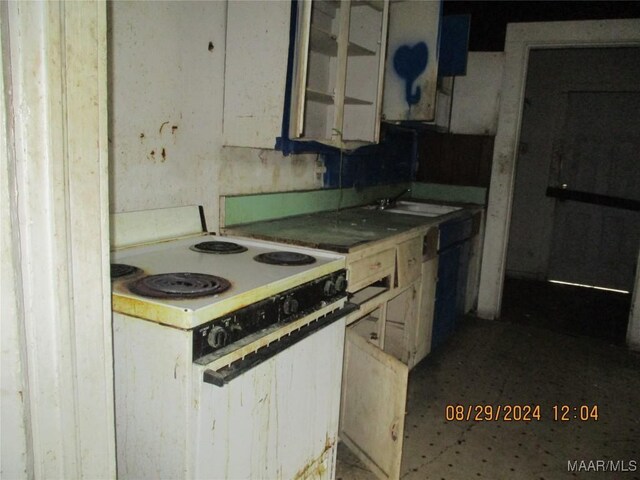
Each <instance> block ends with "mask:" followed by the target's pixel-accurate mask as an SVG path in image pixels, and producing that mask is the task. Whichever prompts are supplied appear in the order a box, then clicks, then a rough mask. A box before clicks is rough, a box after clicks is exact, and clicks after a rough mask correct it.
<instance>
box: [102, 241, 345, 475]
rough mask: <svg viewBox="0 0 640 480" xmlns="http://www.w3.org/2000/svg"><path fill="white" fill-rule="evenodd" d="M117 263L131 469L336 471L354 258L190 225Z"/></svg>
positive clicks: (125, 459)
mask: <svg viewBox="0 0 640 480" xmlns="http://www.w3.org/2000/svg"><path fill="white" fill-rule="evenodd" d="M203 244H209V245H208V248H210V249H213V250H225V251H224V252H222V253H221V252H218V251H216V252H211V251H201V250H199V249H198V247H197V246H198V245H203ZM226 250H235V251H233V252H230V251H226ZM266 257H268V258H266ZM112 262H113V264H114V266H113V271H114V274H115V275H120V276H118V277H117V278H116V279H114V282H113V309H114V314H113V333H114V364H115V395H116V445H117V462H118V476H119V478H149V479H151V478H153V479H162V478H167V479H169V478H170V479H179V478H210V479H256V478H265V479H272V478H282V479H287V478H326V479H331V478H333V477H334V474H335V455H336V448H337V440H338V439H337V432H338V418H339V409H340V386H341V377H342V355H343V348H344V330H345V324H344V316H345V315H347V314H348V313H350V312H351V311H353V308H354V307H353V306H352V305H350V304H347V303H346V293H345V291H346V280H345V278H346V274H345V270H344V258H343V257H342V256H341V255H336V254H332V253H327V252H318V251H315V250H309V249H304V248H298V247H291V246H289V245H280V244H275V243H271V242H262V241H254V240H247V239H236V238H230V237H217V236H210V235H188V236H186V237H183V238H178V239H175V240H170V241H166V239H165V241H162V242H156V243H151V244H146V245H142V246H135V247H130V248H124V249H119V250H116V251H115V252H114V253H113V255H112ZM274 263H284V264H282V265H278V264H274ZM201 288H203V289H204V290H205V292H206V293H205V294H201V293H199V289H201ZM156 289H159V290H160V291H159V292H157V291H155V290H156Z"/></svg>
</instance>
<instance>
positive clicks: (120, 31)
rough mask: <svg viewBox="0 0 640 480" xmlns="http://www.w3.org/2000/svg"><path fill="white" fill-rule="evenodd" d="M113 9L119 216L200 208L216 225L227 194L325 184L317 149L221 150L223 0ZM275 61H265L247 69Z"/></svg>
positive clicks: (113, 204) (114, 190)
mask: <svg viewBox="0 0 640 480" xmlns="http://www.w3.org/2000/svg"><path fill="white" fill-rule="evenodd" d="M253 3H255V6H256V8H257V9H258V10H259V11H260V12H263V13H262V14H264V8H262V6H263V4H262V3H261V2H259V1H256V2H253ZM243 6H244V5H243ZM244 7H245V9H246V6H244ZM109 9H110V16H109V53H110V62H109V66H110V72H109V86H110V91H109V93H110V115H111V119H110V121H111V130H110V141H111V150H110V153H111V157H110V159H111V162H110V187H111V199H110V209H111V212H112V213H116V212H124V211H132V210H142V209H149V208H161V207H174V206H181V205H188V204H201V205H204V207H205V212H206V214H207V225H208V227H209V229H210V230H217V228H218V196H219V195H220V194H223V193H225V194H231V193H253V192H267V191H283V190H298V189H310V188H319V187H321V186H322V179H321V178H319V177H318V175H316V163H315V157H316V156H315V155H302V156H295V155H293V156H289V157H284V156H283V155H282V154H281V153H279V152H274V151H270V150H260V149H249V148H237V147H233V148H223V147H222V145H223V141H222V132H223V103H224V91H225V85H224V72H225V52H226V48H225V40H226V15H227V3H226V2H222V1H220V2H213V1H208V2H189V1H173V2H124V1H119V2H111V3H109ZM279 10H281V9H273V10H270V11H273V12H277V11H279ZM209 42H211V44H212V45H213V49H210V48H209ZM231 52H232V53H230V54H234V53H233V52H235V50H231ZM235 54H242V52H236V53H235ZM285 54H286V52H285ZM227 60H228V59H227ZM268 65H269V61H268V58H264V59H263V62H262V63H260V65H254V68H253V69H252V70H250V71H249V70H247V72H246V74H247V75H260V69H261V68H268ZM174 126H175V127H176V128H173V127H174ZM226 133H227V135H228V136H230V137H231V136H234V135H233V132H232V131H230V130H229V127H228V126H227V132H226ZM256 134H257V133H256ZM240 136H244V135H236V136H234V137H240ZM248 136H251V135H248ZM274 144H275V138H274ZM163 149H164V156H163V155H162V151H163ZM152 152H153V153H152Z"/></svg>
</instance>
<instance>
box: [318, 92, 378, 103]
mask: <svg viewBox="0 0 640 480" xmlns="http://www.w3.org/2000/svg"><path fill="white" fill-rule="evenodd" d="M306 97H307V100H309V101H311V102H316V103H323V104H325V105H333V104H334V101H333V95H331V94H329V93H326V92H320V91H318V90H314V89H313V88H307V94H306ZM344 103H345V105H373V102H370V101H369V100H361V99H359V98H354V97H345V98H344Z"/></svg>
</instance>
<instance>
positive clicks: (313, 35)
mask: <svg viewBox="0 0 640 480" xmlns="http://www.w3.org/2000/svg"><path fill="white" fill-rule="evenodd" d="M309 40H310V42H309V46H310V48H311V50H312V51H314V52H318V53H321V54H323V55H328V56H330V57H335V56H336V55H337V54H338V42H337V36H336V35H335V34H333V33H329V32H327V31H325V30H323V29H321V28H319V27H316V26H315V25H311V32H310V37H309ZM347 54H348V55H352V56H354V57H361V56H372V55H376V52H374V51H373V50H369V49H368V48H365V47H362V46H360V45H358V44H355V43H352V42H349V47H348V48H347Z"/></svg>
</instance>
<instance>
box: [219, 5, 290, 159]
mask: <svg viewBox="0 0 640 480" xmlns="http://www.w3.org/2000/svg"><path fill="white" fill-rule="evenodd" d="M290 16H291V4H290V3H289V2H228V3H227V39H226V56H225V71H224V80H225V81H224V112H223V115H224V122H223V132H222V135H223V142H224V145H231V146H239V147H253V148H274V145H275V143H276V137H279V136H280V135H281V133H282V114H283V111H284V110H283V106H284V92H285V89H286V85H287V82H286V80H287V61H288V49H289V23H290V21H289V19H290ZM216 51H217V50H216Z"/></svg>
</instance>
